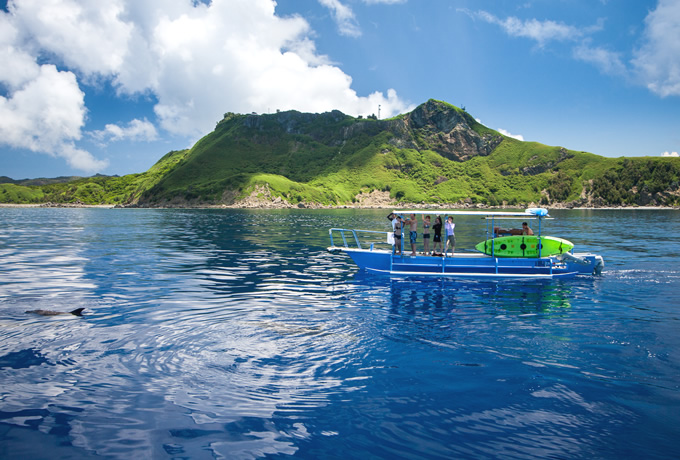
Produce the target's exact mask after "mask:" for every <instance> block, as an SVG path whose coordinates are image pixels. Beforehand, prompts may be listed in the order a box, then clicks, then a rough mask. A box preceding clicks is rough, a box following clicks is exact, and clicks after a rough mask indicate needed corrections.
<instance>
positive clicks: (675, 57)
mask: <svg viewBox="0 0 680 460" xmlns="http://www.w3.org/2000/svg"><path fill="white" fill-rule="evenodd" d="M632 62H633V65H634V67H635V69H636V71H637V73H638V75H639V77H640V78H641V80H642V82H643V83H644V84H645V85H646V86H647V88H649V90H650V91H652V92H654V93H656V94H658V95H660V96H662V97H666V96H680V0H659V3H658V4H657V7H656V9H655V10H654V11H652V12H650V13H649V14H648V15H647V18H646V19H645V31H644V43H643V44H642V46H641V47H640V48H639V49H637V50H636V51H635V58H634V59H633V61H632Z"/></svg>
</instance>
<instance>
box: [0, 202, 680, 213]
mask: <svg viewBox="0 0 680 460" xmlns="http://www.w3.org/2000/svg"><path fill="white" fill-rule="evenodd" d="M531 207H544V208H548V209H575V210H630V211H634V210H652V211H653V210H666V209H668V210H680V206H566V205H564V204H559V203H555V204H552V205H549V206H541V205H536V204H535V203H529V204H527V205H526V206H519V205H516V206H509V205H508V206H487V205H484V204H472V205H461V204H460V203H434V204H433V203H429V204H426V203H381V204H351V205H349V204H346V205H321V204H318V203H307V204H303V203H300V204H298V205H291V204H290V203H284V202H281V203H274V202H272V203H259V204H249V205H237V204H231V205H226V204H217V205H208V204H203V205H190V204H179V205H163V206H140V205H123V206H121V205H111V204H84V203H37V204H20V203H0V208H100V209H251V210H268V209H269V210H273V209H389V210H392V209H431V210H433V212H434V211H436V210H438V209H441V210H451V209H456V210H470V211H474V210H479V211H482V210H485V209H524V208H531Z"/></svg>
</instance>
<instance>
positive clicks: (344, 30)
mask: <svg viewBox="0 0 680 460" xmlns="http://www.w3.org/2000/svg"><path fill="white" fill-rule="evenodd" d="M319 3H321V5H323V6H325V7H326V8H328V9H329V10H330V11H331V14H332V15H333V19H334V20H335V23H336V24H337V25H338V30H339V31H340V33H341V34H342V35H348V36H350V37H359V36H361V29H360V28H359V24H358V23H357V20H356V17H355V16H354V12H353V11H352V9H351V8H350V7H349V6H347V5H345V4H344V3H342V2H340V0H319Z"/></svg>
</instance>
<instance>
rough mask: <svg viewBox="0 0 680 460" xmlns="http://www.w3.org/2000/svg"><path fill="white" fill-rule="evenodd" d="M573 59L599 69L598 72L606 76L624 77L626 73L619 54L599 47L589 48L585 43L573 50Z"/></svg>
mask: <svg viewBox="0 0 680 460" xmlns="http://www.w3.org/2000/svg"><path fill="white" fill-rule="evenodd" d="M574 57H575V58H576V59H578V60H581V61H584V62H588V63H590V64H593V65H594V66H595V67H597V68H598V69H600V72H602V73H604V74H607V75H625V74H626V72H627V71H626V66H625V64H624V63H623V61H622V60H621V54H620V53H616V52H613V51H609V50H606V49H604V48H601V47H591V46H589V45H588V44H586V43H582V44H581V45H579V46H577V47H576V48H574Z"/></svg>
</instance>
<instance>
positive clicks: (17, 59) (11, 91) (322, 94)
mask: <svg viewBox="0 0 680 460" xmlns="http://www.w3.org/2000/svg"><path fill="white" fill-rule="evenodd" d="M320 1H322V2H324V3H323V4H324V5H326V6H327V7H328V8H330V9H331V11H332V12H333V14H334V18H335V19H336V21H338V24H341V27H346V29H345V32H346V33H349V34H350V35H351V34H352V33H356V32H357V31H358V27H357V29H356V30H355V31H354V32H352V26H353V25H354V26H356V20H355V18H354V15H353V13H352V11H351V9H350V8H348V7H346V6H345V5H343V3H341V2H340V1H339V0H320ZM100 3H101V2H91V1H86V0H14V1H11V2H10V3H9V5H8V8H9V11H10V13H5V12H0V59H2V62H3V65H2V66H0V85H2V86H3V87H4V88H5V89H6V93H5V96H6V97H3V98H2V100H1V101H0V114H1V116H2V120H7V123H3V126H2V127H0V133H2V134H3V135H2V136H0V143H3V144H7V145H12V146H23V147H25V148H31V149H32V150H34V151H43V152H47V153H52V154H55V152H57V153H56V154H58V155H61V156H64V157H65V158H72V159H73V160H72V162H71V164H74V165H75V164H78V165H81V166H86V167H87V168H88V169H93V168H95V167H101V165H103V164H105V163H104V162H97V160H95V159H94V158H91V160H90V161H89V163H88V161H86V160H85V159H84V158H85V155H84V154H83V151H82V150H78V149H75V148H73V143H74V142H76V141H78V140H79V139H80V137H81V130H82V129H83V126H84V123H85V120H86V113H87V110H86V108H85V106H84V100H83V91H82V90H81V89H80V86H79V85H96V84H97V82H100V81H110V82H111V83H113V85H114V87H115V88H116V90H117V91H118V93H119V95H121V96H130V95H139V94H142V95H145V96H149V97H151V98H153V99H154V100H156V101H157V103H156V105H155V108H154V110H155V113H156V116H157V117H158V123H157V124H158V125H159V126H161V127H162V128H163V129H165V130H167V131H169V132H170V133H172V134H176V135H184V136H193V137H198V136H201V135H203V134H205V133H206V132H208V131H210V130H211V129H213V128H214V126H215V123H216V122H217V121H218V120H220V119H221V118H222V114H223V113H225V112H240V113H250V112H253V111H254V112H259V113H263V112H268V111H275V110H276V109H280V110H289V109H295V110H300V111H306V112H325V111H330V110H333V109H338V110H341V111H343V112H345V113H347V114H351V115H360V114H362V115H367V114H371V113H376V112H377V107H378V105H381V112H382V114H383V116H384V117H388V116H393V115H396V114H398V113H401V112H403V111H405V110H407V109H409V108H410V107H409V105H408V104H407V103H405V102H404V101H402V100H401V99H400V98H399V97H398V96H397V93H396V92H395V91H394V90H393V89H388V90H387V91H385V92H382V91H375V92H373V93H372V94H369V95H366V96H360V95H358V94H357V93H356V92H355V91H354V90H353V89H352V88H351V85H352V78H351V77H350V76H349V75H347V74H345V73H344V72H343V71H342V70H341V69H340V68H339V67H337V66H335V65H334V64H332V63H331V62H330V60H329V59H328V58H327V57H326V56H323V55H319V54H318V53H317V51H316V49H315V44H314V41H313V32H312V31H311V30H310V26H309V24H308V23H307V21H305V20H304V19H303V18H301V17H300V16H290V17H279V16H277V15H276V12H275V7H276V3H275V2H274V1H273V0H213V1H212V2H210V3H209V4H204V3H202V2H190V1H186V0H147V1H143V2H140V1H137V0H109V1H107V2H105V3H106V5H103V4H101V5H100ZM343 24H344V26H343ZM39 60H40V61H39ZM38 62H40V63H41V64H43V65H38ZM50 64H52V65H50ZM55 66H57V67H59V69H60V70H61V71H57V67H55ZM48 76H49V79H50V80H51V81H52V82H53V83H59V84H58V85H50V84H48V82H47V81H46V80H45V79H46V78H47V77H48ZM76 76H78V79H79V80H77V79H76ZM38 88H39V91H38ZM0 94H2V93H0ZM29 96H30V97H29ZM9 126H12V127H13V130H11V129H9ZM144 126H146V127H147V128H148V125H144ZM140 127H143V126H141V125H140V126H137V128H138V129H139V128H140ZM134 128H135V127H133V126H127V127H120V126H119V127H115V125H111V126H110V127H107V128H105V129H104V130H103V131H104V132H101V133H99V134H98V135H100V136H103V138H107V139H109V140H115V139H118V138H123V137H126V136H128V137H129V136H132V135H133V134H132V133H133V131H134ZM117 129H118V130H119V131H117ZM150 132H151V131H150V130H149V131H144V130H143V129H142V130H141V131H139V132H137V134H135V136H141V139H142V140H144V136H149V135H151V134H150ZM144 133H146V134H144ZM85 153H86V152H85ZM69 155H72V156H70V157H69ZM69 161H71V160H69Z"/></svg>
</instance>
